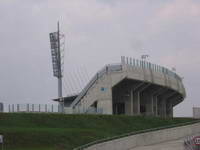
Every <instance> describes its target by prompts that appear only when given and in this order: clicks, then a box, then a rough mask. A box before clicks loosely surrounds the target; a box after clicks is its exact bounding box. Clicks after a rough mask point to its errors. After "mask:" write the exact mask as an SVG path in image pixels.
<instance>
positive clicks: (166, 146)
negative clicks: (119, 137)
mask: <svg viewBox="0 0 200 150" xmlns="http://www.w3.org/2000/svg"><path fill="white" fill-rule="evenodd" d="M183 142H184V140H183V139H179V140H175V141H168V142H163V143H158V144H154V145H149V146H141V147H137V148H133V149H131V150H185V148H184V143H183Z"/></svg>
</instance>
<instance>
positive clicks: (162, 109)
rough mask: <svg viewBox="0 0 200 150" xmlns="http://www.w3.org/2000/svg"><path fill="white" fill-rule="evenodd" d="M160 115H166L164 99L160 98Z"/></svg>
mask: <svg viewBox="0 0 200 150" xmlns="http://www.w3.org/2000/svg"><path fill="white" fill-rule="evenodd" d="M160 115H161V117H166V99H161V114H160Z"/></svg>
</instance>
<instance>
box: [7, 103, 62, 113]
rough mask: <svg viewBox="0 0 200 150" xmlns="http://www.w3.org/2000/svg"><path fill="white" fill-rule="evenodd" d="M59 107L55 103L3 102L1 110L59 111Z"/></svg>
mask: <svg viewBox="0 0 200 150" xmlns="http://www.w3.org/2000/svg"><path fill="white" fill-rule="evenodd" d="M61 109H62V108H61V107H60V106H59V105H55V104H3V112H39V113H40V112H41V113H42V112H44V113H45V112H46V113H50V112H51V113H58V112H61Z"/></svg>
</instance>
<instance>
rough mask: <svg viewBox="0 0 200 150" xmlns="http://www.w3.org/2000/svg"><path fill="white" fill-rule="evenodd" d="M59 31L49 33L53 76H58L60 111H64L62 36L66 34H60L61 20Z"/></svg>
mask: <svg viewBox="0 0 200 150" xmlns="http://www.w3.org/2000/svg"><path fill="white" fill-rule="evenodd" d="M57 28H58V29H57V32H52V33H50V34H49V37H50V44H51V56H52V64H53V76H55V77H56V78H58V99H59V105H60V108H61V110H60V112H63V111H64V101H63V97H62V77H63V68H64V67H63V65H64V48H63V49H62V48H61V45H64V44H63V43H61V38H63V37H64V34H60V29H59V22H58V24H57Z"/></svg>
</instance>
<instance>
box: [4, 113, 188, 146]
mask: <svg viewBox="0 0 200 150" xmlns="http://www.w3.org/2000/svg"><path fill="white" fill-rule="evenodd" d="M191 120H192V119H189V118H174V119H161V118H155V117H131V116H110V115H63V114H26V113H0V134H3V135H4V136H5V137H4V138H5V139H4V140H5V146H4V150H70V149H73V148H74V147H77V146H80V145H83V144H86V143H88V142H91V141H94V140H97V139H102V138H105V137H111V136H115V135H120V134H123V133H128V132H133V131H138V130H143V129H149V128H155V127H161V126H167V125H172V124H177V123H183V122H188V121H191Z"/></svg>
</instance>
